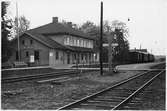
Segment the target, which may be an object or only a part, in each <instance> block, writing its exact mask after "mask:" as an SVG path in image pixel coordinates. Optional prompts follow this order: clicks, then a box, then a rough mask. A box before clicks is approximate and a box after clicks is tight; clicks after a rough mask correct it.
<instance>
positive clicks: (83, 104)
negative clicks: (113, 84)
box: [80, 103, 114, 109]
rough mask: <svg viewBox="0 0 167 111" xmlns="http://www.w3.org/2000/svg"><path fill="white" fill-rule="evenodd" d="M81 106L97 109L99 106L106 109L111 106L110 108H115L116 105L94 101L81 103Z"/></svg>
mask: <svg viewBox="0 0 167 111" xmlns="http://www.w3.org/2000/svg"><path fill="white" fill-rule="evenodd" d="M80 106H82V107H83V106H84V107H90V108H95V109H97V108H99V109H106V108H109V109H111V108H113V107H114V106H113V105H112V106H111V105H105V104H93V103H91V104H90V103H81V104H80Z"/></svg>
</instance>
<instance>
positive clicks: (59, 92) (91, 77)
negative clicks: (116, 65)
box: [1, 71, 141, 110]
mask: <svg viewBox="0 0 167 111" xmlns="http://www.w3.org/2000/svg"><path fill="white" fill-rule="evenodd" d="M140 72H141V71H140ZM138 73H139V71H126V72H120V73H116V74H105V75H103V76H100V74H99V72H98V71H94V72H88V73H83V74H80V75H78V77H76V79H72V80H70V81H66V82H63V83H61V84H59V85H56V84H50V83H43V84H37V83H35V82H33V81H29V82H28V81H25V82H16V83H12V84H10V83H7V84H2V87H1V89H2V98H1V102H2V104H1V106H2V109H24V110H26V109H29V110H32V109H36V110H37V109H41V110H42V109H57V108H59V107H61V106H64V105H66V104H68V103H70V102H72V101H74V100H77V99H81V98H83V97H85V96H87V95H90V94H92V93H95V92H97V91H99V90H101V89H103V88H106V87H108V86H110V85H112V84H114V83H116V82H118V81H121V80H123V79H127V78H128V77H131V76H133V75H135V74H138ZM20 90H21V91H20ZM8 91H11V92H12V91H13V92H18V91H20V92H19V93H14V94H10V93H9V94H8V93H7V94H6V93H5V92H8Z"/></svg>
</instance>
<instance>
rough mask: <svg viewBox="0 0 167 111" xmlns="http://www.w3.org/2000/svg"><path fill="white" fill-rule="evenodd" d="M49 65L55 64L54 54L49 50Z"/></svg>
mask: <svg viewBox="0 0 167 111" xmlns="http://www.w3.org/2000/svg"><path fill="white" fill-rule="evenodd" d="M49 65H50V66H54V65H55V55H54V52H52V51H51V52H49Z"/></svg>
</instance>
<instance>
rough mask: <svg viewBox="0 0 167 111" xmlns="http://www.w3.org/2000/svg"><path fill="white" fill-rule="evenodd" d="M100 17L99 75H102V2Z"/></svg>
mask: <svg viewBox="0 0 167 111" xmlns="http://www.w3.org/2000/svg"><path fill="white" fill-rule="evenodd" d="M100 14H101V17H100V75H103V61H102V60H103V59H102V57H103V56H102V54H103V53H102V50H103V2H101V12H100Z"/></svg>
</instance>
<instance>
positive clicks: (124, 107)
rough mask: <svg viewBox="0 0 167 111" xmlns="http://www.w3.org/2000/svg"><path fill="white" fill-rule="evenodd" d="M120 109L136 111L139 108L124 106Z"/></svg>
mask: <svg viewBox="0 0 167 111" xmlns="http://www.w3.org/2000/svg"><path fill="white" fill-rule="evenodd" d="M122 109H129V110H138V109H139V108H138V107H135V106H130V105H126V106H123V107H122Z"/></svg>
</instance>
